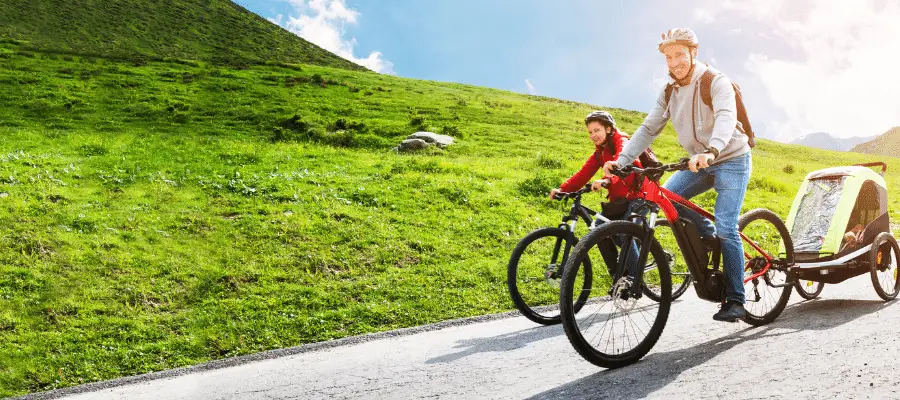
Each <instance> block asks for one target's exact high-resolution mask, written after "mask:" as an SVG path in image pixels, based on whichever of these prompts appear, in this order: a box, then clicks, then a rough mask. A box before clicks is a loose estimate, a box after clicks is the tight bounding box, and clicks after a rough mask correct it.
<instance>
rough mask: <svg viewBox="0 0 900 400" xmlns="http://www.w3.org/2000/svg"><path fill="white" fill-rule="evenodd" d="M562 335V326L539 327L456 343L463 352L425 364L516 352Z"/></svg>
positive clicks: (444, 356) (433, 359)
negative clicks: (476, 355)
mask: <svg viewBox="0 0 900 400" xmlns="http://www.w3.org/2000/svg"><path fill="white" fill-rule="evenodd" d="M560 335H563V328H562V326H560V325H550V326H539V327H535V328H531V329H526V330H522V331H518V332H512V333H508V334H504V335H499V336H491V337H485V338H475V339H466V340H460V341H458V342H457V343H456V346H455V347H456V348H462V349H463V350H462V351H459V352H456V353H451V354H446V355H443V356H440V357H435V358H432V359H430V360H428V361H425V363H426V364H437V363H448V362H453V361H456V360H459V359H460V358H463V357H466V356H470V355H472V354H476V353H485V352H490V351H495V352H496V351H510V350H515V349H518V348H520V347H524V346H525V345H527V344H528V343H531V342H537V341H539V340H544V339H549V338H552V337H555V336H560Z"/></svg>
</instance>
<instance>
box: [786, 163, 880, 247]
mask: <svg viewBox="0 0 900 400" xmlns="http://www.w3.org/2000/svg"><path fill="white" fill-rule="evenodd" d="M837 180H840V181H841V182H840V187H839V190H840V191H841V194H840V200H839V201H838V203H837V206H836V207H834V209H833V210H827V211H831V212H833V213H832V214H831V215H828V216H829V217H831V221H830V222H829V225H828V231H827V233H826V235H825V237H824V240H823V242H822V245H821V247H820V248H819V249H818V251H819V254H820V255H824V254H836V253H837V252H838V251H839V250H840V246H841V243H842V241H843V237H844V233H846V231H847V224H848V223H849V222H850V217H851V214H852V213H853V209H854V207H855V206H856V203H857V199H858V198H859V195H860V191H861V190H862V188H863V185H865V183H866V182H867V181H872V182H873V183H874V184H876V185H878V186H880V187H882V188H884V189H885V193H886V189H887V183H886V182H885V180H884V177H882V176H881V175H879V174H878V173H876V172H875V171H874V170H872V169H870V168H867V167H857V166H850V167H835V168H827V169H823V170H818V171H813V172H810V173H809V174H808V175H807V176H806V179H805V180H804V181H803V184H801V185H800V190H799V191H798V193H797V197H795V198H794V202H793V204H792V205H791V211H790V213H789V214H788V218H787V221H786V225H787V228H788V231H790V232H791V237H792V238H794V236H795V235H796V234H799V232H795V230H796V229H795V227H794V225H795V223H796V221H797V218H798V215H799V214H802V213H803V212H804V211H807V212H808V211H810V210H801V206H803V207H809V205H804V198H806V197H807V196H810V195H813V194H815V193H823V192H827V191H829V190H834V189H832V188H831V187H833V186H834V184H835V182H836V181H837ZM822 181H830V182H829V183H825V182H822ZM814 185H817V186H820V187H819V188H816V187H815V186H814ZM822 185H824V187H823V186H822ZM886 201H887V199H886V198H885V199H879V203H881V208H886V206H887V203H886ZM824 214H827V213H824ZM794 239H795V240H794V241H795V243H797V242H801V241H803V239H808V238H794ZM783 247H784V246H781V248H780V249H779V252H780V253H781V254H784V248H783Z"/></svg>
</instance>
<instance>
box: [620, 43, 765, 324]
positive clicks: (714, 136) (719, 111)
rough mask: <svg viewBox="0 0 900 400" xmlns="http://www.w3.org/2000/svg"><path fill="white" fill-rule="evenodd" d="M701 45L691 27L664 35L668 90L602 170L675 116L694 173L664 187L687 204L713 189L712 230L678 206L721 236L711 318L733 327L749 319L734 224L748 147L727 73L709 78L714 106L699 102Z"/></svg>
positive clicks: (637, 149)
mask: <svg viewBox="0 0 900 400" xmlns="http://www.w3.org/2000/svg"><path fill="white" fill-rule="evenodd" d="M698 47H699V42H698V41H697V36H696V35H695V34H694V32H693V31H691V30H690V29H684V28H679V29H672V30H670V31H668V32H666V33H664V34H663V35H662V41H660V42H659V46H658V49H659V51H660V52H661V53H662V54H664V55H665V58H666V64H667V66H668V69H669V76H670V78H671V79H670V80H669V85H667V87H668V86H671V88H670V89H669V90H666V89H663V90H662V91H660V94H659V96H658V98H657V101H656V105H655V106H654V107H653V109H652V110H651V111H650V113H649V114H648V115H647V118H646V119H645V120H644V123H643V124H642V125H641V126H640V128H638V129H637V131H635V133H634V134H633V135H632V138H631V140H630V141H629V142H628V143H627V144H626V145H625V147H624V148H623V150H622V153H621V155H620V156H619V158H618V159H617V160H616V161H610V162H607V163H606V164H605V165H604V166H603V172H604V174H605V175H609V172H610V169H612V168H614V167H618V166H621V165H628V164H630V163H631V162H632V161H634V159H635V158H636V157H637V156H638V155H639V154H640V153H641V152H642V151H643V150H644V149H646V148H647V147H648V146H649V145H650V144H651V143H652V142H653V140H655V139H656V137H657V136H658V135H659V133H660V132H661V131H662V129H663V127H665V125H666V122H667V121H669V120H670V119H671V121H672V125H673V127H674V128H675V132H676V133H677V134H678V142H679V143H680V144H681V146H682V147H683V148H684V149H685V150H686V151H687V152H688V153H689V154H690V156H691V158H690V163H689V168H690V171H678V172H676V173H675V174H674V175H672V177H671V178H669V180H668V181H667V182H666V184H665V185H664V186H665V187H666V189H669V190H671V191H672V192H675V193H677V194H679V195H680V196H682V197H684V198H688V199H689V198H691V197H694V196H696V195H699V194H701V193H703V192H706V191H708V190H709V189H713V190H715V191H716V193H717V197H716V205H715V210H714V213H715V217H716V223H715V227H713V225H712V223H711V222H710V221H709V220H707V219H705V218H703V217H701V216H700V215H698V214H697V213H695V212H693V211H690V210H688V209H687V208H685V207H682V206H679V205H676V206H677V207H678V212H679V214H680V215H682V216H684V217H687V218H689V219H691V220H692V221H693V222H694V223H695V225H696V226H697V227H698V229H699V230H700V234H701V235H703V236H704V237H711V236H713V235H717V236H718V237H719V238H720V239H721V241H722V255H723V267H724V272H725V281H726V282H725V303H724V304H723V305H722V308H721V309H720V310H719V312H717V313H716V314H715V315H714V316H713V319H715V320H717V321H730V322H734V321H737V320H738V319H741V318H743V317H744V315H745V310H744V282H743V281H744V250H743V244H742V243H741V238H740V236H739V234H738V226H737V225H738V216H739V215H740V212H741V205H742V204H743V203H744V195H745V193H746V191H747V183H748V181H749V180H750V172H751V158H750V145H749V144H748V136H747V135H745V134H744V132H743V128H742V127H741V125H740V123H739V122H738V120H737V107H736V102H735V92H734V87H733V86H732V85H731V81H730V80H729V79H728V78H727V77H726V76H725V75H723V74H718V75H716V76H715V78H713V80H712V85H711V87H710V93H711V96H712V107H710V106H707V105H706V104H704V102H702V101H701V99H700V97H701V96H700V94H699V93H700V90H701V89H700V77H701V76H702V75H703V73H704V72H706V70H707V69H708V68H709V66H707V65H705V64H701V63H698V62H697V49H698ZM669 91H670V92H671V94H669V95H667V92H669Z"/></svg>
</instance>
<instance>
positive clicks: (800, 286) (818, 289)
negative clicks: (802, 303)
mask: <svg viewBox="0 0 900 400" xmlns="http://www.w3.org/2000/svg"><path fill="white" fill-rule="evenodd" d="M806 282H808V283H811V284H812V287H813V289H812V290H806V288H805V287H804V286H810V285H807V284H806ZM824 288H825V284H824V283H822V282H815V281H806V280H801V279H797V283H794V289H796V290H797V294H799V295H800V297H802V298H804V299H806V300H812V299H814V298H816V297H819V294H820V293H822V289H824Z"/></svg>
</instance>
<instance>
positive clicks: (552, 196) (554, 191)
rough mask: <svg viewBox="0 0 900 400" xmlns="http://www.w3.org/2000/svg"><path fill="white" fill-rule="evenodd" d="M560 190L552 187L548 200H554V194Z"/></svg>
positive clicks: (560, 190)
mask: <svg viewBox="0 0 900 400" xmlns="http://www.w3.org/2000/svg"><path fill="white" fill-rule="evenodd" d="M559 192H562V189H553V190H551V191H550V200H556V194H557V193H559Z"/></svg>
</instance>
